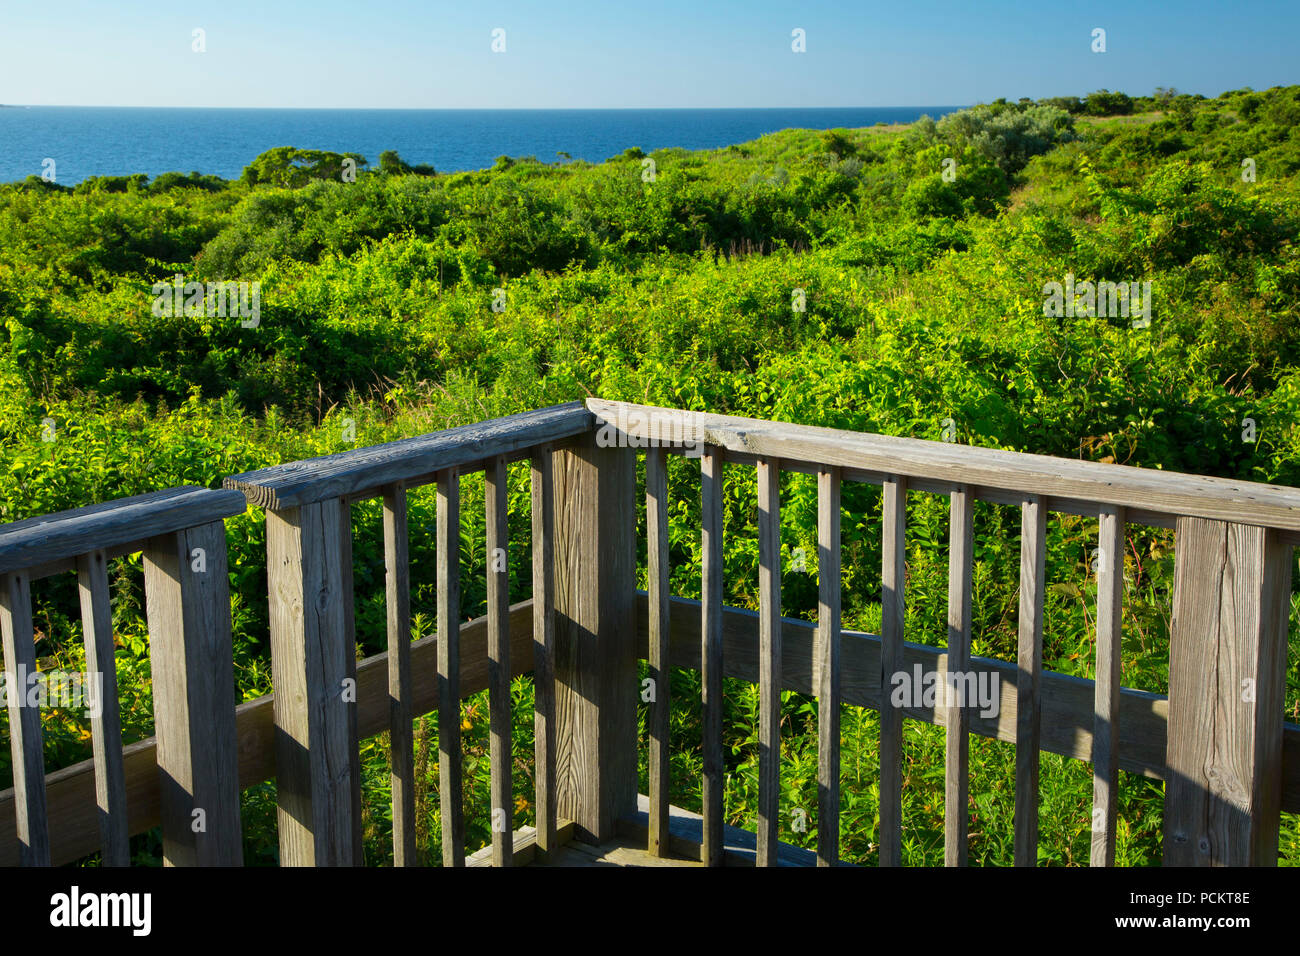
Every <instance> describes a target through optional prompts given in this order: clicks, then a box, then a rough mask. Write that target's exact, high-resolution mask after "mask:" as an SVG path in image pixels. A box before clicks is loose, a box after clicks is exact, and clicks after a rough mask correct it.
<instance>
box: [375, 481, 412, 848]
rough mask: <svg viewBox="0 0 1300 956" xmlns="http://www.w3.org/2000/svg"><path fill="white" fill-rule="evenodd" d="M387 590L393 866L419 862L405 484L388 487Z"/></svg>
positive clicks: (386, 491) (385, 551)
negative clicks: (417, 855) (416, 830)
mask: <svg viewBox="0 0 1300 956" xmlns="http://www.w3.org/2000/svg"><path fill="white" fill-rule="evenodd" d="M383 495H384V508H383V525H384V591H385V595H384V597H385V601H384V603H385V606H386V608H387V611H388V706H389V722H388V743H389V748H388V749H389V755H390V767H389V786H390V788H391V790H392V806H393V865H394V866H415V865H416V863H417V861H416V858H415V734H414V729H413V726H412V722H413V720H414V717H413V716H412V713H411V561H410V537H409V532H408V529H407V520H406V487H405V486H404V485H403V484H402V483H401V482H396V483H395V484H391V485H386V486H385V487H384V492H383Z"/></svg>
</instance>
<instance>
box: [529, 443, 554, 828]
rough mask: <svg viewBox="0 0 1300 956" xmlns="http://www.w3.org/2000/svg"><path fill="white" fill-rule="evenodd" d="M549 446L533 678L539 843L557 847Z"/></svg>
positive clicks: (540, 501)
mask: <svg viewBox="0 0 1300 956" xmlns="http://www.w3.org/2000/svg"><path fill="white" fill-rule="evenodd" d="M552 461H553V459H552V457H551V447H550V446H549V445H544V446H542V447H541V448H540V449H538V450H537V451H536V453H535V454H534V455H533V461H532V512H533V682H534V687H535V694H534V705H533V710H534V720H533V725H534V740H535V747H534V764H535V766H536V771H535V772H536V793H535V800H536V803H537V848H538V849H539V850H540V851H541V852H542V853H551V852H553V851H554V850H555V848H556V838H555V827H556V813H555V482H554V472H553V464H552Z"/></svg>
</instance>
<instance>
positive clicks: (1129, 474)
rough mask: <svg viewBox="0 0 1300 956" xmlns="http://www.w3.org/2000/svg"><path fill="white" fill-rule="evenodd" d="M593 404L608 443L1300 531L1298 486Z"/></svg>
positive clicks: (1141, 515) (1149, 516)
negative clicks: (705, 449)
mask: <svg viewBox="0 0 1300 956" xmlns="http://www.w3.org/2000/svg"><path fill="white" fill-rule="evenodd" d="M587 408H588V409H590V411H591V412H592V414H593V415H594V416H595V419H596V423H595V427H596V428H597V429H598V430H599V429H606V428H608V429H612V431H613V434H609V433H606V434H605V435H604V436H603V438H602V439H601V440H602V442H603V443H610V442H611V441H618V442H619V443H622V442H624V441H626V442H627V443H628V444H630V445H633V446H640V447H648V446H649V445H650V444H653V443H656V442H658V443H659V444H668V445H677V446H682V447H686V448H698V447H701V446H703V445H709V446H714V447H719V448H722V449H723V450H724V451H726V452H728V453H731V454H732V455H733V456H741V457H742V458H744V457H753V458H779V459H781V462H782V467H783V468H787V469H790V470H799V466H800V465H801V464H803V465H810V466H812V467H813V468H815V467H816V466H819V465H832V466H838V467H840V468H843V469H845V477H846V478H850V479H854V480H865V481H872V482H875V483H880V482H881V481H883V480H884V479H886V478H887V477H889V476H891V475H897V476H901V477H906V478H908V479H909V486H910V487H913V488H916V489H918V490H923V491H947V490H950V489H951V487H952V486H953V485H954V484H963V485H971V486H975V488H976V489H977V494H978V495H979V496H980V497H986V498H988V499H990V500H995V501H998V500H1001V501H1007V502H1011V501H1014V500H1017V499H1018V496H1024V495H1043V496H1048V497H1050V498H1051V501H1052V504H1053V506H1055V505H1056V504H1057V502H1058V501H1059V502H1061V503H1062V504H1064V505H1065V507H1062V508H1060V509H1059V510H1075V511H1081V512H1085V513H1086V511H1087V509H1086V508H1079V507H1071V506H1070V505H1071V503H1076V504H1077V503H1093V504H1105V505H1116V506H1120V507H1124V508H1126V509H1131V510H1130V512H1129V514H1128V517H1129V519H1130V520H1135V521H1139V522H1144V523H1152V524H1161V525H1167V524H1168V522H1167V521H1162V520H1160V517H1159V516H1161V515H1173V516H1188V517H1197V518H1212V519H1216V520H1219V521H1231V522H1236V523H1239V524H1249V525H1256V526H1260V527H1268V528H1279V529H1284V530H1287V531H1292V532H1295V531H1300V490H1298V489H1295V488H1286V487H1281V486H1277V485H1267V484H1262V483H1258V482H1250V481H1238V480H1235V479H1227V478H1210V477H1206V476H1203V475H1188V474H1181V473H1178V472H1168V471H1158V470H1155V469H1150V468H1135V467H1133V466H1130V465H1113V464H1103V463H1100V462H1091V461H1075V460H1072V459H1069V458H1053V457H1050V456H1047V455H1033V454H1028V453H1025V452H1012V451H1001V450H998V449H992V448H978V447H975V446H971V445H957V444H952V443H949V442H936V441H926V440H923V439H917V438H893V437H890V436H887V435H875V434H870V433H866V432H853V431H843V430H841V429H836V428H821V427H816V426H811V425H794V424H790V423H786V422H773V421H764V420H761V419H754V418H737V417H734V416H730V415H714V414H709V413H704V412H689V411H682V410H678V409H671V408H658V407H655V406H650V405H634V404H629V403H626V402H611V401H606V400H603V399H588V400H587ZM598 434H599V432H598Z"/></svg>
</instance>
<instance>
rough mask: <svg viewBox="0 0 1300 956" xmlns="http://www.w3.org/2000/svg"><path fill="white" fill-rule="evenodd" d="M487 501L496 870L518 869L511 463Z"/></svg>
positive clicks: (493, 471)
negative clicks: (509, 513)
mask: <svg viewBox="0 0 1300 956" xmlns="http://www.w3.org/2000/svg"><path fill="white" fill-rule="evenodd" d="M485 478H486V482H485V486H486V502H487V559H488V568H487V621H488V624H487V626H488V710H489V712H490V718H489V724H490V728H491V730H490V737H491V755H490V762H491V768H492V773H491V777H492V779H491V786H490V789H491V794H492V795H491V811H492V865H493V866H512V865H513V864H514V823H513V820H514V797H513V794H512V788H511V781H510V775H511V771H512V759H511V753H510V747H511V738H510V724H511V720H510V635H509V632H508V629H509V626H510V589H509V562H508V556H507V549H508V548H509V543H510V538H509V531H508V529H507V527H506V460H505V457H504V456H501V455H498V456H497V457H496V458H494V459H493V460H492V461H491V463H490V464H489V465H488V467H487V471H486V473H485Z"/></svg>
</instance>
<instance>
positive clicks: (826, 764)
mask: <svg viewBox="0 0 1300 956" xmlns="http://www.w3.org/2000/svg"><path fill="white" fill-rule="evenodd" d="M817 589H818V595H819V596H818V604H817V650H818V655H817V661H816V666H815V667H814V668H813V669H814V671H816V672H817V865H818V866H836V865H838V863H839V861H840V470H839V469H838V468H830V467H823V468H819V469H818V471H817ZM881 709H882V710H883V709H884V708H883V705H882V708H881Z"/></svg>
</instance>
